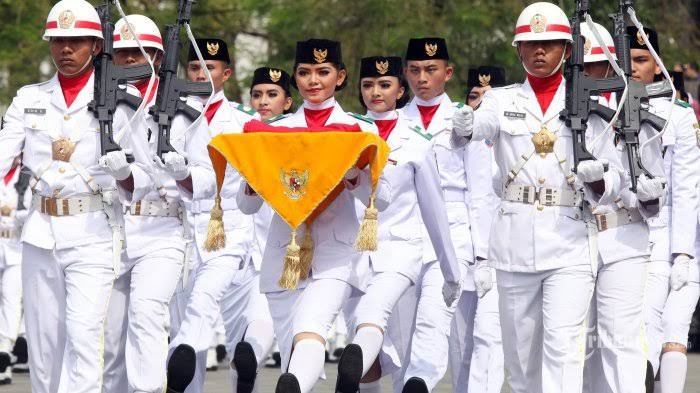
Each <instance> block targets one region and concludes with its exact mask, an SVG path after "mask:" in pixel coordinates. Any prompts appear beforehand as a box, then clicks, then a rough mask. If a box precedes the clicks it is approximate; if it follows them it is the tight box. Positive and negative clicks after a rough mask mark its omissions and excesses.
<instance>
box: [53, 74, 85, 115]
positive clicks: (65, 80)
mask: <svg viewBox="0 0 700 393" xmlns="http://www.w3.org/2000/svg"><path fill="white" fill-rule="evenodd" d="M93 72H94V69H93V68H90V69H89V70H88V71H86V72H83V73H82V74H80V75H78V76H74V77H71V78H69V77H67V76H63V75H61V74H60V73H59V74H58V83H60V84H61V90H63V99H64V100H65V101H66V108H70V106H71V105H72V104H73V102H74V101H75V99H76V97H78V94H80V92H81V91H82V90H83V88H84V87H85V85H87V83H88V81H89V80H90V77H91V76H92V73H93Z"/></svg>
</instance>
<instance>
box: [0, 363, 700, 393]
mask: <svg viewBox="0 0 700 393" xmlns="http://www.w3.org/2000/svg"><path fill="white" fill-rule="evenodd" d="M334 366H335V365H333V364H327V365H326V373H328V380H327V381H326V382H324V383H321V384H319V385H318V387H317V389H316V393H329V392H333V387H334V386H333V384H334V383H335V367H334ZM278 375H279V369H271V368H268V369H265V370H263V371H262V381H263V385H262V388H261V389H260V393H272V392H274V391H275V388H274V387H275V382H276V381H277V376H278ZM228 386H229V380H228V372H227V371H225V370H222V369H220V371H217V372H211V373H208V374H207V384H206V388H205V389H204V391H205V392H206V393H229V392H230V389H229V388H228ZM390 391H391V390H390V387H389V385H388V384H385V386H384V392H390ZM29 392H30V390H29V380H28V377H27V375H26V374H22V375H15V378H14V380H13V384H12V385H9V386H0V393H29ZM436 392H438V393H447V392H451V388H450V384H449V380H448V378H445V379H444V380H443V382H442V383H441V384H440V385H439V386H438V389H437V390H436ZM503 392H504V393H506V392H508V390H507V388H504V389H503ZM685 393H700V354H694V355H691V356H690V362H689V365H688V381H687V383H686V389H685Z"/></svg>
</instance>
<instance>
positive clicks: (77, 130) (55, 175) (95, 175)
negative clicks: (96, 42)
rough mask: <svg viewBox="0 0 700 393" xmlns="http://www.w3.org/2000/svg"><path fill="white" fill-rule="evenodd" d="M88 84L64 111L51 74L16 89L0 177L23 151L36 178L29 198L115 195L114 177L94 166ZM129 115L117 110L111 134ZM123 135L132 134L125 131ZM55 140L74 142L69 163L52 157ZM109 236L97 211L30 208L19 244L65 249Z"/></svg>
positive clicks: (0, 146)
mask: <svg viewBox="0 0 700 393" xmlns="http://www.w3.org/2000/svg"><path fill="white" fill-rule="evenodd" d="M93 84H94V74H93V76H91V77H90V79H89V81H88V82H87V84H86V85H85V87H84V88H83V89H82V90H81V91H80V93H79V94H78V96H77V97H76V99H75V101H74V102H73V104H72V105H71V107H70V108H66V102H65V99H64V97H63V91H62V90H61V86H60V83H59V81H58V76H56V75H54V77H53V78H51V79H50V80H49V81H46V82H43V83H39V84H36V85H29V86H25V87H23V88H21V89H20V90H19V91H17V96H16V97H15V98H14V99H13V101H12V104H11V105H10V107H9V108H8V110H7V113H6V114H5V122H4V127H3V129H2V132H0V174H3V175H4V174H5V173H7V171H8V170H9V169H10V166H11V164H12V160H13V159H14V158H15V157H16V156H18V155H19V154H20V153H22V152H24V158H23V161H24V162H23V163H24V165H25V166H26V167H28V168H29V169H30V170H31V171H32V173H33V174H34V176H35V177H38V178H39V180H38V182H37V184H36V186H35V187H34V194H35V195H39V196H44V197H57V198H73V197H85V196H87V195H91V194H94V193H97V192H101V191H110V192H116V191H115V190H116V186H115V181H114V179H113V178H112V177H111V176H110V175H108V174H106V173H105V172H104V171H103V170H102V168H101V167H100V166H99V165H98V159H99V158H100V134H99V125H98V122H97V119H95V117H94V115H93V114H92V113H91V112H89V111H88V103H89V102H90V101H92V98H93ZM132 113H133V111H131V110H130V109H127V108H126V107H121V106H120V107H119V108H117V111H116V113H115V114H114V130H115V132H117V131H118V130H120V129H121V128H122V126H123V125H125V124H126V122H127V121H128V120H129V116H130V115H131V114H132ZM127 135H128V136H131V135H132V133H130V132H127ZM61 138H70V140H71V141H72V142H74V143H75V151H74V152H73V154H72V156H71V158H70V161H69V162H64V161H58V160H53V158H52V142H53V141H56V140H59V139H61ZM128 139H129V138H128V137H127V138H124V140H122V142H121V144H122V146H123V147H124V148H125V149H128V148H129V143H128ZM114 199H116V196H115V198H114ZM66 228H70V230H66ZM111 238H112V229H111V228H110V225H109V223H108V218H107V216H106V214H105V212H104V211H102V210H98V211H94V212H90V213H82V214H76V215H71V216H61V217H53V216H49V215H45V214H42V213H40V212H39V211H37V210H34V209H32V210H31V211H30V213H29V216H28V218H27V221H26V222H25V224H24V229H23V232H22V241H24V242H27V243H30V244H32V245H34V246H36V247H39V248H43V249H53V248H54V247H55V248H56V249H66V248H71V247H75V246H80V245H84V244H90V243H95V242H100V241H104V240H105V239H111Z"/></svg>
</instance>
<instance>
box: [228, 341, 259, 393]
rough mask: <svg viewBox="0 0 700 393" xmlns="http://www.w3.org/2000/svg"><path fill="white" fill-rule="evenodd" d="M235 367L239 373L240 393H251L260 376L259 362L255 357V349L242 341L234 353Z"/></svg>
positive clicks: (237, 390)
mask: <svg viewBox="0 0 700 393" xmlns="http://www.w3.org/2000/svg"><path fill="white" fill-rule="evenodd" d="M233 365H234V366H235V367H236V372H237V373H238V382H237V384H238V387H237V389H236V392H238V393H251V392H252V391H253V388H254V387H255V378H256V377H257V376H258V360H257V359H256V357H255V351H253V347H252V346H251V345H250V344H249V343H247V342H245V341H241V342H239V343H238V344H236V349H234V351H233Z"/></svg>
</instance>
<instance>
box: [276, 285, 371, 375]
mask: <svg viewBox="0 0 700 393" xmlns="http://www.w3.org/2000/svg"><path fill="white" fill-rule="evenodd" d="M353 292H354V291H353V287H352V286H351V285H350V284H348V283H346V282H345V281H341V280H336V279H331V278H328V279H312V280H311V281H310V282H309V284H308V285H307V286H306V287H305V288H301V289H295V290H288V291H279V292H270V293H267V294H266V296H267V302H268V304H269V306H270V315H271V316H272V322H273V324H274V329H275V336H276V337H277V345H278V346H279V349H280V357H281V358H282V370H283V371H285V370H287V366H288V365H289V359H290V358H291V355H292V348H293V346H294V336H295V335H297V334H299V333H315V334H318V335H319V336H321V337H328V333H329V331H330V329H331V326H332V325H333V322H334V321H335V319H336V317H337V316H338V314H339V313H340V311H341V309H342V307H343V305H344V304H345V303H346V302H347V301H348V299H349V298H350V296H351V295H353ZM354 295H355V296H359V294H358V293H355V294H354Z"/></svg>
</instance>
